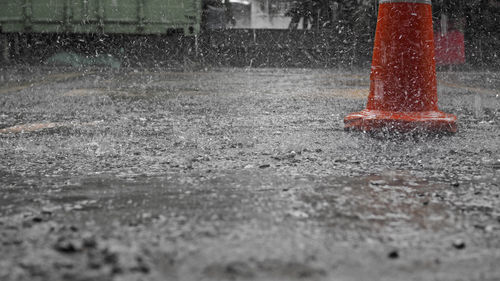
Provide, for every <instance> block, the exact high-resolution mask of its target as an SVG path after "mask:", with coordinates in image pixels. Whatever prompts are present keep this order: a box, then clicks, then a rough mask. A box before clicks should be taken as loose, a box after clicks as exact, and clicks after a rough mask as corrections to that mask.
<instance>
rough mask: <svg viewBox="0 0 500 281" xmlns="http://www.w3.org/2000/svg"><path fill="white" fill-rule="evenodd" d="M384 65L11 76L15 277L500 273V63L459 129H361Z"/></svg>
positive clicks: (6, 203) (448, 83) (461, 79)
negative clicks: (349, 128)
mask: <svg viewBox="0 0 500 281" xmlns="http://www.w3.org/2000/svg"><path fill="white" fill-rule="evenodd" d="M368 76H369V75H368V73H367V72H364V71H352V70H345V71H344V70H312V69H288V70H286V69H243V68H239V69H210V70H167V69H131V68H130V69H121V70H109V69H104V68H86V69H78V68H57V67H42V66H39V67H34V68H33V67H30V68H28V67H22V66H15V67H13V68H12V67H11V68H9V69H1V70H0V150H1V155H2V157H1V159H0V177H1V183H2V184H1V187H0V188H1V189H0V252H1V253H2V254H1V255H0V280H499V279H500V268H499V267H498V264H500V186H499V185H500V180H499V177H500V173H499V170H500V91H499V89H500V74H499V73H494V72H441V73H439V74H438V80H439V99H440V102H439V105H440V108H441V109H442V110H443V111H445V112H448V113H453V114H456V115H457V116H458V118H459V132H458V133H457V134H455V135H452V136H436V135H430V136H425V135H411V136H406V135H376V136H370V135H366V134H363V133H356V132H345V131H344V130H343V123H342V119H343V117H344V116H345V115H346V114H348V113H349V112H353V111H359V110H360V109H362V108H364V105H365V103H366V96H367V94H368V86H369V80H368Z"/></svg>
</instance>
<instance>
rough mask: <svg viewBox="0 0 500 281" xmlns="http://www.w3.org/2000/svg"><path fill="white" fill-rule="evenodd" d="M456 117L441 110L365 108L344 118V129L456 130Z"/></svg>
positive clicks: (452, 131)
mask: <svg viewBox="0 0 500 281" xmlns="http://www.w3.org/2000/svg"><path fill="white" fill-rule="evenodd" d="M456 120H457V117H456V116H455V115H453V114H448V113H444V112H441V111H422V112H400V111H382V110H370V109H365V110H363V111H360V112H355V113H351V114H349V115H347V116H346V117H345V118H344V123H345V127H344V128H345V129H346V130H352V129H354V130H360V131H383V130H389V131H398V132H411V131H427V132H448V133H455V132H456V131H457V124H456Z"/></svg>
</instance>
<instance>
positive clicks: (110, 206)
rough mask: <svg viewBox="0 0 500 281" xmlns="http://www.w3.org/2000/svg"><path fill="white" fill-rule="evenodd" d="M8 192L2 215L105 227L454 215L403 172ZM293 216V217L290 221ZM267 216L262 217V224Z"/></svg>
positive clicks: (335, 222)
mask: <svg viewBox="0 0 500 281" xmlns="http://www.w3.org/2000/svg"><path fill="white" fill-rule="evenodd" d="M42 186H43V187H37V183H36V182H31V187H24V188H22V187H21V188H19V187H15V188H9V189H6V190H4V192H3V193H4V195H3V197H1V198H0V203H1V204H0V214H1V215H2V216H5V215H9V214H15V213H19V212H22V211H23V210H27V209H28V210H38V211H39V212H42V213H43V212H45V213H55V214H57V213H58V212H61V216H60V217H59V218H60V219H62V220H67V221H71V220H77V221H82V222H85V221H95V222H97V223H98V224H100V225H106V224H107V223H109V222H110V221H113V220H118V221H122V222H124V223H134V221H144V220H146V221H147V220H149V219H151V218H158V217H162V216H163V217H185V218H187V219H196V220H204V221H210V220H213V219H214V218H215V220H223V221H240V220H245V219H271V220H272V219H276V218H277V217H278V219H279V220H282V219H284V218H286V217H290V218H292V219H297V220H307V221H316V222H317V223H319V224H320V225H324V226H325V227H330V226H339V225H340V226H344V227H347V228H359V227H362V228H368V229H373V230H374V229H377V228H379V227H399V226H404V227H411V228H424V229H439V228H442V227H446V226H447V225H450V224H453V222H454V219H455V218H454V215H453V214H451V213H453V212H454V211H455V210H454V209H453V206H450V204H447V203H446V202H445V199H444V195H443V192H447V191H446V189H447V188H450V186H449V184H444V183H436V182H432V181H427V180H420V179H416V178H414V177H411V176H409V175H407V174H404V173H387V174H383V175H373V176H367V177H359V178H347V177H344V178H342V177H340V178H339V177H335V178H317V177H295V178H285V177H279V176H276V175H272V174H266V175H264V174H259V173H257V174H256V173H252V172H235V173H232V174H227V175H218V176H216V177H213V178H205V177H203V176H201V175H190V176H184V177H183V176H168V177H155V178H149V177H135V178H130V179H123V178H117V177H96V178H86V179H69V180H65V181H63V182H59V183H45V184H43V185H42ZM294 214H300V215H298V216H295V215H294ZM266 217H268V218H266Z"/></svg>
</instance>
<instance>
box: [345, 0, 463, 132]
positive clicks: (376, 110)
mask: <svg viewBox="0 0 500 281" xmlns="http://www.w3.org/2000/svg"><path fill="white" fill-rule="evenodd" d="M437 103H438V99H437V81H436V63H435V58H434V34H433V30H432V4H431V0H380V4H379V13H378V20H377V31H376V33H375V46H374V49H373V60H372V68H371V75H370V94H369V96H368V104H367V108H366V109H365V110H363V111H361V112H356V113H351V114H349V115H347V116H346V117H345V118H344V123H345V128H346V129H358V130H362V131H372V130H381V129H388V130H396V131H402V132H405V131H412V130H429V131H446V132H456V131H457V125H456V120H457V117H456V116H455V115H452V114H447V113H443V112H441V111H439V109H438V105H437Z"/></svg>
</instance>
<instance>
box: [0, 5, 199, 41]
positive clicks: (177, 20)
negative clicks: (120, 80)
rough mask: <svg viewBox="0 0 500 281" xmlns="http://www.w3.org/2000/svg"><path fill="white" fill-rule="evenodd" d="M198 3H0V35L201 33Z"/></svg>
mask: <svg viewBox="0 0 500 281" xmlns="http://www.w3.org/2000/svg"><path fill="white" fill-rule="evenodd" d="M200 21H201V1H200V0H0V33H15V32H16V33H77V34H99V33H101V34H141V35H148V34H169V33H172V32H177V33H183V34H185V35H195V34H198V33H199V31H200Z"/></svg>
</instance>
